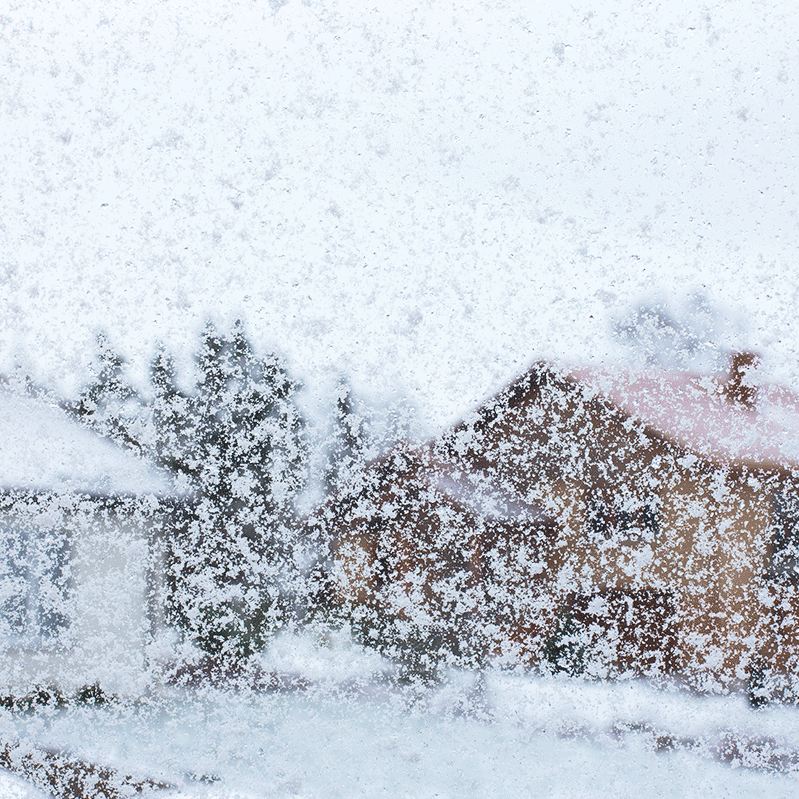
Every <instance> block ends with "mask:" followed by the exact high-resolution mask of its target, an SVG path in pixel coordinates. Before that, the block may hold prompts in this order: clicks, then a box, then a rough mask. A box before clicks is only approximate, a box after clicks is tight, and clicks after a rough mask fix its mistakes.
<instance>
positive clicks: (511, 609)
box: [318, 353, 799, 692]
mask: <svg viewBox="0 0 799 799" xmlns="http://www.w3.org/2000/svg"><path fill="white" fill-rule="evenodd" d="M318 518H319V519H321V518H326V519H327V520H328V521H329V522H330V523H331V526H330V529H331V530H332V532H333V534H334V538H335V543H334V553H333V562H334V577H335V586H336V592H337V596H338V599H339V601H341V602H343V603H346V604H348V605H350V606H351V607H354V608H371V609H372V610H373V611H374V612H375V613H377V614H379V615H382V616H386V617H391V618H394V619H397V620H400V621H402V620H404V621H405V622H407V624H408V625H413V626H415V627H417V628H425V629H438V630H441V631H443V633H444V634H445V637H448V639H449V640H450V642H451V643H453V644H454V646H453V647H452V651H453V652H455V653H458V652H459V651H460V652H461V653H464V652H466V653H469V652H470V653H472V654H474V653H475V652H479V654H480V655H481V656H488V657H491V658H495V659H498V660H499V661H501V662H505V663H523V664H529V665H535V664H538V665H545V666H547V667H552V668H556V669H561V668H562V669H567V670H570V671H578V670H582V671H586V672H588V673H589V674H594V675H597V676H601V675H628V676H634V675H647V676H663V675H675V676H677V677H679V678H681V679H684V680H686V681H688V682H689V683H691V684H693V685H696V686H698V687H701V688H704V689H708V690H728V689H730V688H735V687H736V686H742V685H747V684H748V685H749V687H750V689H752V690H755V689H758V688H759V686H760V685H761V683H763V682H764V681H766V682H768V683H769V684H771V685H777V684H779V686H780V690H783V691H789V692H791V691H794V690H795V687H794V685H793V677H794V675H797V676H799V396H797V395H796V394H794V393H792V392H790V391H788V390H787V389H784V388H781V387H778V386H773V385H764V384H760V385H758V383H757V376H756V362H755V358H754V356H752V355H750V354H746V353H741V354H738V355H736V356H734V357H733V359H732V361H731V367H730V371H729V373H728V374H725V375H719V376H713V375H695V374H689V373H685V372H673V373H665V372H655V371H649V372H645V373H633V372H628V371H624V370H621V369H616V370H603V369H592V368H582V369H564V368H558V367H555V366H553V365H550V364H547V363H538V364H536V365H535V366H533V368H531V369H530V370H529V371H528V372H527V373H526V374H524V375H523V376H522V377H520V378H519V379H518V380H516V381H515V382H514V383H512V384H511V385H510V386H508V387H507V388H505V389H504V390H503V391H501V392H500V393H499V394H498V395H496V396H495V397H494V398H492V399H491V400H489V401H488V402H486V403H485V404H484V405H482V406H481V407H480V408H479V409H478V410H476V411H475V412H474V413H473V414H471V415H470V416H469V417H467V418H466V419H464V420H463V421H462V422H461V423H460V424H458V425H457V426H455V427H454V428H453V429H451V430H449V431H447V432H446V433H445V434H443V435H442V436H441V437H440V438H438V439H436V440H435V441H432V442H430V443H428V444H425V445H422V446H418V447H410V446H407V445H403V446H400V447H397V448H395V449H394V450H393V451H392V452H390V453H389V454H388V455H386V456H384V457H383V458H381V459H380V460H379V461H375V462H373V463H371V464H369V465H368V466H367V468H366V470H365V473H364V474H363V475H362V476H361V478H360V479H358V480H356V481H354V482H353V485H352V486H351V487H350V489H349V490H347V491H344V492H342V493H341V494H340V495H339V496H338V497H337V498H336V499H335V500H334V501H333V503H332V504H331V505H329V506H328V507H327V508H326V512H325V514H322V515H320V516H319V517H318Z"/></svg>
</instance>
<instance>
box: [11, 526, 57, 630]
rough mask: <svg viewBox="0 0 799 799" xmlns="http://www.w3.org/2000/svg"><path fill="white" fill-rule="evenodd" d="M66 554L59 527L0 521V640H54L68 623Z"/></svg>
mask: <svg viewBox="0 0 799 799" xmlns="http://www.w3.org/2000/svg"><path fill="white" fill-rule="evenodd" d="M68 558H69V547H68V542H67V537H66V536H65V535H64V533H63V532H62V531H56V530H24V531H23V530H19V529H15V528H14V527H12V526H5V527H0V641H2V642H5V643H6V644H10V645H35V644H47V643H55V642H56V641H57V640H58V638H59V636H60V635H61V634H62V633H63V632H64V630H65V629H66V628H67V626H68V616H67V598H68V589H69V584H68V583H69V576H68V575H69V569H68V565H67V564H68Z"/></svg>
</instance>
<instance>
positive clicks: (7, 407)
mask: <svg viewBox="0 0 799 799" xmlns="http://www.w3.org/2000/svg"><path fill="white" fill-rule="evenodd" d="M0 487H1V488H3V489H22V490H34V491H75V492H79V493H88V494H100V495H105V496H111V495H140V494H157V495H162V496H163V495H175V494H178V493H184V492H181V491H179V490H178V489H177V487H176V486H175V484H174V482H173V480H172V479H171V478H170V477H169V476H168V475H166V474H165V473H163V472H161V471H159V470H157V469H156V468H154V467H153V466H152V465H151V464H149V463H147V462H146V461H144V460H142V459H141V458H139V457H137V456H136V455H134V454H133V453H132V452H127V451H125V450H123V449H121V448H120V447H118V446H117V445H116V444H114V443H112V442H111V441H107V440H105V439H103V438H100V437H99V436H98V435H96V434H95V433H93V432H92V431H90V430H87V429H86V428H83V427H81V426H80V425H79V424H77V423H76V422H74V421H73V420H71V419H70V418H69V417H68V416H67V415H66V414H65V413H64V412H63V411H62V410H61V409H60V408H58V407H56V406H54V405H50V404H48V403H45V402H43V401H41V400H37V399H33V398H30V397H20V396H15V395H13V394H11V393H10V392H8V391H6V390H3V389H0Z"/></svg>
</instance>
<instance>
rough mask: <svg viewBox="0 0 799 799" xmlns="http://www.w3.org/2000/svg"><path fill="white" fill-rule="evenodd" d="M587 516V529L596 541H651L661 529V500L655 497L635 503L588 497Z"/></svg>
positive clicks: (631, 542)
mask: <svg viewBox="0 0 799 799" xmlns="http://www.w3.org/2000/svg"><path fill="white" fill-rule="evenodd" d="M586 511H587V513H586V517H587V521H588V532H589V534H590V536H591V538H593V540H594V541H596V542H598V543H599V542H602V541H612V542H614V543H616V544H630V545H634V544H651V543H654V542H655V540H656V539H657V535H658V532H659V531H660V503H659V500H658V499H657V498H656V497H652V498H650V499H648V500H647V501H646V502H642V503H638V504H630V503H624V504H623V503H622V502H621V501H616V502H614V501H608V500H606V499H604V498H602V497H599V496H596V495H593V496H591V497H589V499H588V503H587V508H586Z"/></svg>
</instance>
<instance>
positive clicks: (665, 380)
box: [568, 367, 799, 466]
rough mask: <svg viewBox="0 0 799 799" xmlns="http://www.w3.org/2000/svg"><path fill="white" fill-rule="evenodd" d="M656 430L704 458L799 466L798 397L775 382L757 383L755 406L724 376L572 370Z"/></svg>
mask: <svg viewBox="0 0 799 799" xmlns="http://www.w3.org/2000/svg"><path fill="white" fill-rule="evenodd" d="M568 373H569V374H570V375H571V376H572V377H573V378H574V379H575V380H577V381H578V382H580V383H582V384H583V385H585V386H587V387H589V388H591V389H594V390H596V391H597V392H598V393H600V394H601V395H603V396H604V397H605V398H606V399H608V400H610V401H611V402H612V403H613V404H614V405H616V406H617V407H618V408H619V409H620V410H622V411H623V412H624V413H626V414H627V415H629V416H630V417H632V418H634V419H638V420H640V421H641V422H642V423H643V424H645V425H646V426H647V427H649V428H650V429H652V430H655V431H657V432H659V433H661V434H662V435H663V436H664V437H666V438H668V439H669V440H671V441H674V442H675V443H677V444H679V445H680V446H681V447H683V448H685V449H687V450H689V451H691V452H693V453H695V454H697V455H701V456H704V457H708V458H710V459H713V460H720V461H740V462H743V463H747V464H749V465H783V466H799V395H797V394H795V393H794V392H792V391H791V390H789V389H787V388H785V387H783V386H777V385H770V384H760V385H758V386H757V393H756V399H755V401H754V403H753V405H752V407H747V406H746V405H745V404H743V403H741V402H736V401H735V400H733V399H730V398H729V395H728V394H726V393H725V383H726V379H725V378H724V377H722V378H719V377H717V376H713V375H697V374H692V373H689V372H663V371H660V370H658V369H652V370H650V371H648V372H644V373H636V372H632V371H628V370H624V369H617V370H613V371H609V370H603V369H598V368H591V367H586V368H578V369H570V370H568Z"/></svg>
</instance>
